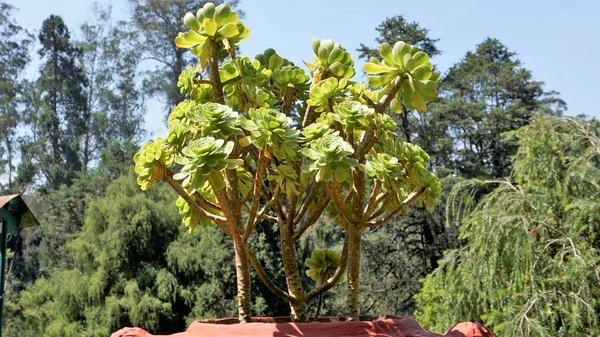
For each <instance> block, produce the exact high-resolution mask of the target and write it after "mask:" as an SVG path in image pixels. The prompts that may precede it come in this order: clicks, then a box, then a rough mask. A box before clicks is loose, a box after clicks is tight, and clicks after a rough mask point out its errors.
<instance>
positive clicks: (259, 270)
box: [247, 248, 295, 301]
mask: <svg viewBox="0 0 600 337" xmlns="http://www.w3.org/2000/svg"><path fill="white" fill-rule="evenodd" d="M247 251H248V260H250V264H251V265H252V267H253V268H254V270H255V271H256V274H257V275H258V277H259V278H260V280H261V281H262V282H263V283H264V285H265V286H266V287H267V288H268V289H269V290H270V291H271V292H272V293H273V294H275V295H277V296H279V297H281V298H283V299H285V300H286V301H294V300H295V298H294V297H292V296H291V295H290V294H288V293H287V292H285V291H283V290H282V289H281V288H279V287H278V286H276V285H275V284H274V283H273V282H272V281H271V279H270V278H269V276H267V273H266V272H265V270H264V269H263V267H262V266H261V265H260V261H258V259H257V258H256V255H254V252H253V251H252V250H250V248H247Z"/></svg>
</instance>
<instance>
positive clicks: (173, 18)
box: [129, 0, 243, 116]
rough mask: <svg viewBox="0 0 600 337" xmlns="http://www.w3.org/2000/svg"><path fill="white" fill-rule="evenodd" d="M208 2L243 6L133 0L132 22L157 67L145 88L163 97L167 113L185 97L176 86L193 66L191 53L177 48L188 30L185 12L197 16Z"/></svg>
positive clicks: (199, 1) (196, 0) (193, 0)
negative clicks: (182, 35) (180, 38)
mask: <svg viewBox="0 0 600 337" xmlns="http://www.w3.org/2000/svg"><path fill="white" fill-rule="evenodd" d="M207 2H213V3H214V4H215V5H218V4H221V3H227V4H228V5H229V6H230V7H231V8H232V9H234V10H235V9H236V8H237V7H238V5H239V0H230V1H221V0H217V1H205V0H129V4H130V6H131V22H132V24H133V25H134V27H135V28H136V30H137V32H138V34H139V36H140V50H141V51H142V52H143V58H144V59H146V60H150V61H151V63H152V64H154V69H153V70H151V71H150V72H149V74H148V75H149V78H148V80H147V81H146V82H145V87H146V89H147V90H148V93H149V94H150V95H158V96H159V97H162V98H163V102H164V104H165V106H166V108H167V111H169V110H170V109H171V108H172V107H174V106H176V105H177V104H178V103H179V102H181V101H182V100H183V99H184V98H185V95H184V94H182V93H181V92H180V90H179V88H178V87H177V85H176V84H177V81H178V80H179V75H180V74H181V72H182V71H183V70H184V69H185V68H187V67H188V66H189V65H191V64H192V63H193V58H192V57H191V56H190V54H189V53H185V50H184V49H180V48H177V46H175V42H174V36H177V33H179V32H181V31H183V30H185V29H186V27H185V25H184V24H183V19H182V18H183V16H184V15H185V13H188V12H193V13H194V14H196V11H197V10H198V8H202V7H203V6H204V4H205V3H207ZM237 12H239V13H240V14H243V12H241V11H239V10H237ZM241 17H243V15H241ZM165 41H170V42H169V43H165ZM166 115H168V114H166ZM166 115H165V116H166Z"/></svg>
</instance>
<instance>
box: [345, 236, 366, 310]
mask: <svg viewBox="0 0 600 337" xmlns="http://www.w3.org/2000/svg"><path fill="white" fill-rule="evenodd" d="M346 235H348V267H347V268H348V303H347V305H348V307H347V310H348V312H347V313H346V314H347V316H348V320H351V321H358V319H359V317H360V312H359V284H360V243H361V235H362V229H358V228H356V227H354V226H350V228H348V230H347V232H346Z"/></svg>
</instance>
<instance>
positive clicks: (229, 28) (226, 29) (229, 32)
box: [219, 22, 240, 39]
mask: <svg viewBox="0 0 600 337" xmlns="http://www.w3.org/2000/svg"><path fill="white" fill-rule="evenodd" d="M239 33H240V32H239V30H238V27H237V25H236V24H235V23H233V22H230V23H228V24H226V25H225V26H223V27H221V28H219V35H221V36H222V37H224V38H227V39H229V38H232V37H234V36H236V35H238V34H239Z"/></svg>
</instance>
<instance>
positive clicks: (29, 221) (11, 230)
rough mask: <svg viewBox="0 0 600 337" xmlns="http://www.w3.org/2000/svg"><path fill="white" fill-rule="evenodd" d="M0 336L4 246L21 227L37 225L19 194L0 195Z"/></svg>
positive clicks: (2, 313) (4, 277) (4, 271)
mask: <svg viewBox="0 0 600 337" xmlns="http://www.w3.org/2000/svg"><path fill="white" fill-rule="evenodd" d="M0 222H1V223H2V233H1V235H0V253H1V254H2V256H0V337H2V328H3V327H4V282H5V280H6V248H7V245H8V240H10V239H11V238H12V237H16V236H17V235H19V231H20V230H21V228H25V227H32V226H39V222H38V221H37V219H36V218H35V216H34V215H33V213H32V212H31V210H30V209H29V207H27V204H26V203H25V201H23V199H22V198H21V196H20V195H18V194H13V195H5V196H0Z"/></svg>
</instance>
